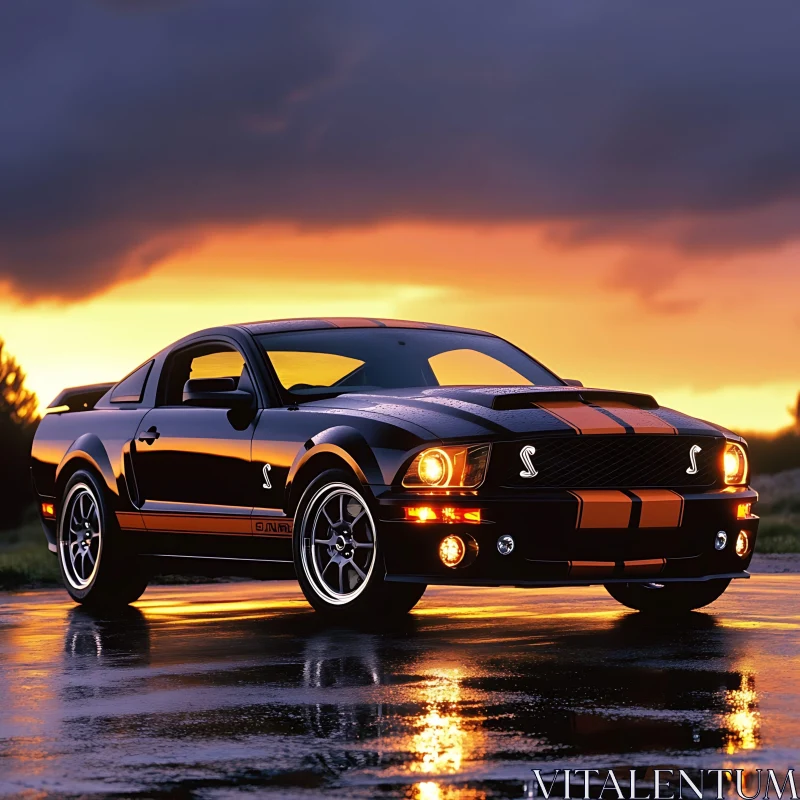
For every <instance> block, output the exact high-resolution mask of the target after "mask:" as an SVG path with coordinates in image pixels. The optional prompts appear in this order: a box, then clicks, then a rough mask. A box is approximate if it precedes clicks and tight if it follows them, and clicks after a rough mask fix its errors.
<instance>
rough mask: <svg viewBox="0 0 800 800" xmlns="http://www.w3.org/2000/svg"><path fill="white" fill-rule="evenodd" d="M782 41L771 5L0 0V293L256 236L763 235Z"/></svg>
mask: <svg viewBox="0 0 800 800" xmlns="http://www.w3.org/2000/svg"><path fill="white" fill-rule="evenodd" d="M798 30H800V4H797V3H796V2H780V1H777V2H772V3H769V4H755V3H751V2H748V3H741V2H735V1H734V0H726V2H720V3H711V2H709V3H702V4H697V3H693V2H684V3H673V2H670V3H646V4H645V3H641V2H633V1H631V2H622V1H621V0H620V1H619V2H606V3H595V2H588V0H587V2H571V1H570V0H560V1H559V2H551V3H539V2H530V1H529V0H525V2H510V1H508V2H503V3H496V2H491V1H490V0H486V2H483V3H475V2H464V0H459V1H458V2H408V0H404V1H403V2H397V3H391V4H390V3H380V2H378V3H376V2H368V1H367V0H365V2H363V3H350V2H336V3H332V2H328V0H325V2H319V3H315V2H302V0H292V1H291V2H289V1H288V0H287V2H283V3H272V2H267V1H266V0H253V1H252V2H243V1H242V0H219V1H218V2H202V1H200V0H198V2H147V3H132V2H105V3H91V2H88V1H84V2H78V1H77V0H59V2H58V3H53V2H49V0H42V1H41V2H38V1H37V0H26V2H25V3H16V4H14V3H7V4H4V5H3V6H2V9H0V280H2V279H3V278H5V279H8V280H10V281H11V284H12V287H13V289H14V290H15V291H17V292H19V293H21V294H26V295H29V296H43V295H50V294H55V295H70V294H71V295H75V294H81V293H86V292H90V291H94V290H96V289H98V288H100V287H102V286H104V285H107V284H109V283H113V282H114V281H115V280H117V279H118V278H119V277H121V276H123V275H126V274H135V273H136V272H138V271H142V270H144V269H146V268H147V267H148V266H149V265H151V264H153V263H155V262H157V261H158V260H159V259H160V258H163V257H164V255H166V254H168V253H170V252H173V251H174V250H175V249H176V248H179V247H181V246H185V245H186V244H187V243H190V242H191V241H193V238H194V236H195V235H196V234H197V232H199V231H202V230H203V229H205V228H206V227H208V226H216V225H229V224H241V223H249V222H256V221H270V220H272V221H279V222H286V221H289V222H296V223H298V224H299V225H313V226H319V225H324V226H337V225H344V224H366V223H372V222H376V221H380V220H383V219H388V218H415V219H425V220H432V221H436V220H441V221H466V222H469V221H508V222H510V221H532V222H537V221H553V222H559V223H562V224H563V223H565V222H566V223H568V224H570V225H574V230H575V231H576V234H575V235H576V236H589V237H597V236H614V235H620V234H624V235H629V236H635V235H639V234H641V232H642V231H646V230H647V229H648V228H649V227H651V226H653V225H656V226H657V224H658V223H661V222H663V220H664V219H668V218H673V217H676V216H678V217H683V218H684V222H683V223H682V227H681V228H680V230H679V231H678V233H677V234H676V237H677V240H678V241H679V242H682V243H683V244H684V245H685V246H686V247H687V248H699V249H712V250H713V249H715V248H720V247H726V246H728V245H729V243H731V242H733V243H735V246H736V247H748V246H764V245H768V244H771V243H775V242H780V241H783V240H785V239H786V238H788V237H791V236H792V235H794V234H795V233H796V222H795V219H796V218H795V215H794V213H791V212H792V210H793V209H792V208H791V206H792V204H793V203H794V202H795V201H797V199H798V195H800V105H799V104H798V103H797V102H796V100H797V97H798V95H799V93H800V48H798V46H797V41H798V39H797V35H798ZM773 208H774V213H773V210H772V209H773ZM787 209H788V210H787ZM687 217H688V218H689V220H690V223H689V224H688V225H687V224H686V222H685V219H686V218H687ZM730 220H736V222H735V224H730V222H729V221H730ZM706 221H707V224H706ZM726 221H728V222H726Z"/></svg>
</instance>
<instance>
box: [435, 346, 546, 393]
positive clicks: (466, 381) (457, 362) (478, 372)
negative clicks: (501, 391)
mask: <svg viewBox="0 0 800 800" xmlns="http://www.w3.org/2000/svg"><path fill="white" fill-rule="evenodd" d="M428 362H429V363H430V365H431V369H432V370H433V374H434V375H435V376H436V380H437V381H438V383H439V386H470V385H472V384H474V383H480V384H481V385H492V384H494V385H496V386H530V385H531V382H530V381H529V380H528V379H527V378H525V377H524V376H523V375H520V374H519V372H517V371H516V370H514V369H512V368H511V367H509V366H508V365H507V364H504V363H503V362H502V361H498V360H497V359H496V358H492V357H491V356H487V355H486V354H485V353H479V352H478V351H477V350H466V349H465V350H448V351H446V352H444V353H439V354H438V355H435V356H432V357H431V358H430V359H429V360H428Z"/></svg>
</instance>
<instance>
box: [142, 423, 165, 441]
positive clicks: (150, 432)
mask: <svg viewBox="0 0 800 800" xmlns="http://www.w3.org/2000/svg"><path fill="white" fill-rule="evenodd" d="M159 436H161V434H160V433H159V432H158V428H156V426H155V425H153V427H152V428H148V429H147V430H146V431H142V432H141V433H140V434H139V441H140V442H146V443H147V444H153V442H154V441H155V440H156V439H158V437H159Z"/></svg>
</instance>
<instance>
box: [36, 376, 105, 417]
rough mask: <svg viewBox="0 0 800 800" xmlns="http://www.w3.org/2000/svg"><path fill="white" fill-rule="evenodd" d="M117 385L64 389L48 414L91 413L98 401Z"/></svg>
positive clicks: (95, 385) (97, 384) (99, 384)
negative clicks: (66, 412)
mask: <svg viewBox="0 0 800 800" xmlns="http://www.w3.org/2000/svg"><path fill="white" fill-rule="evenodd" d="M113 386H116V383H95V384H92V385H91V386H73V387H72V388H71V389H64V391H62V392H61V393H60V394H59V395H58V397H56V399H55V400H53V402H52V403H50V405H49V406H47V413H48V414H61V413H63V412H65V411H91V410H92V409H93V408H94V407H95V405H97V401H98V400H99V399H100V398H101V397H102V396H103V395H104V394H105V393H106V392H107V391H108V390H109V389H111V388H112V387H113Z"/></svg>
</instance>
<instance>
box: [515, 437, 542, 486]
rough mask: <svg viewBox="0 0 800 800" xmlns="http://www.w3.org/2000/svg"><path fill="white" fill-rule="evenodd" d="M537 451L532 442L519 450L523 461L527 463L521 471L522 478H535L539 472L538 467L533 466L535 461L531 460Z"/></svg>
mask: <svg viewBox="0 0 800 800" xmlns="http://www.w3.org/2000/svg"><path fill="white" fill-rule="evenodd" d="M535 453H536V448H535V447H534V446H533V445H532V444H526V445H525V447H523V448H522V450H520V451H519V457H520V458H521V459H522V463H523V464H524V465H525V469H523V470H522V471H521V472H520V473H519V476H520V478H535V477H536V476H537V475H538V474H539V473H538V472H537V471H536V467H534V466H533V461H532V460H531V459H532V458H533V456H534V454H535Z"/></svg>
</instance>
